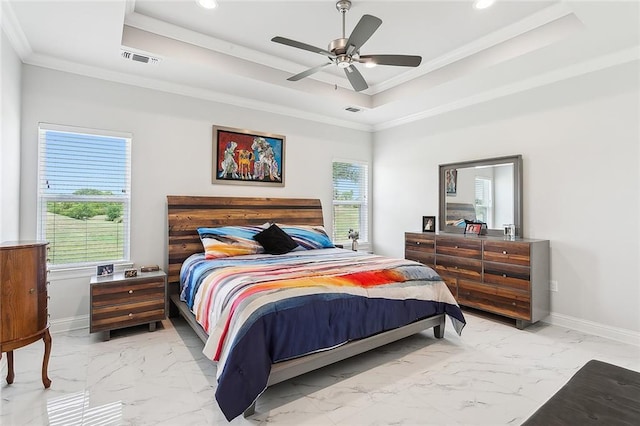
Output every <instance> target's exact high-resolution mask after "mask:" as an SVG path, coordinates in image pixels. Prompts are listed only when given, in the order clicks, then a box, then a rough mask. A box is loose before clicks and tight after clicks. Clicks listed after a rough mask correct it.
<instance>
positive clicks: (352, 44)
mask: <svg viewBox="0 0 640 426" xmlns="http://www.w3.org/2000/svg"><path fill="white" fill-rule="evenodd" d="M381 24H382V19H380V18H376V17H375V16H372V15H362V18H360V21H359V22H358V25H356V27H355V28H354V29H353V31H352V32H351V35H350V36H349V40H348V41H347V55H352V54H354V53H355V52H357V51H358V50H360V47H361V46H362V45H363V44H365V43H366V42H367V40H369V38H370V37H371V36H372V35H373V33H374V32H376V30H377V29H378V27H379V26H380V25H381Z"/></svg>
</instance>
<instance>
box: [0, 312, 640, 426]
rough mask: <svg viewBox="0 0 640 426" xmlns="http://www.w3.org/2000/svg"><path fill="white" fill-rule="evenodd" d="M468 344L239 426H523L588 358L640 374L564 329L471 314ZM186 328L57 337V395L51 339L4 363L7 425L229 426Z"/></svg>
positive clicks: (334, 381)
mask: <svg viewBox="0 0 640 426" xmlns="http://www.w3.org/2000/svg"><path fill="white" fill-rule="evenodd" d="M465 315H466V317H467V322H468V324H467V327H466V328H465V330H464V331H463V333H462V336H458V335H456V334H455V332H454V331H453V328H452V327H451V324H450V323H449V322H448V321H449V320H447V331H446V334H445V338H444V339H442V340H436V339H435V338H434V337H433V332H432V331H428V332H423V333H421V334H417V335H415V336H411V337H408V338H406V339H404V340H402V341H399V342H396V343H392V344H389V345H387V346H385V347H382V348H379V349H377V350H374V351H371V352H369V353H366V354H362V355H359V356H357V357H354V358H351V359H349V360H345V361H342V362H340V363H338V364H335V365H332V366H328V367H325V368H323V369H320V370H318V371H315V372H312V373H308V374H306V375H304V376H301V377H299V378H295V379H292V380H289V381H287V382H284V383H280V384H278V385H275V386H273V387H271V388H269V389H268V390H267V391H266V392H265V393H264V394H263V395H262V396H261V397H260V398H259V399H258V403H257V406H256V414H255V415H254V416H252V417H250V418H248V419H245V418H242V417H238V418H236V419H234V420H233V421H232V422H231V424H232V425H259V424H277V425H280V424H282V425H392V424H393V425H423V424H431V425H519V424H521V423H522V422H523V421H524V420H526V419H527V418H528V417H529V416H530V415H531V414H532V413H533V412H534V411H535V410H536V409H537V408H538V407H539V406H540V405H542V404H543V403H544V402H545V401H546V400H547V399H548V398H549V397H550V396H551V395H553V394H554V393H555V392H556V391H557V390H558V389H559V388H560V387H561V386H562V385H563V384H564V383H566V382H567V380H569V378H570V377H571V376H572V375H573V374H574V373H575V372H576V371H577V370H578V369H579V368H580V367H581V366H582V365H584V364H585V363H586V362H587V361H589V360H591V359H599V360H602V361H605V362H610V363H613V364H616V365H619V366H622V367H625V368H629V369H632V370H636V371H640V348H639V347H636V346H632V345H627V344H623V343H619V342H615V341H611V340H608V339H604V338H601V337H596V336H591V335H586V334H583V333H579V332H576V331H572V330H568V329H565V328H562V327H558V326H552V325H549V324H544V323H538V324H535V325H533V326H530V327H528V328H526V329H525V330H518V329H516V328H515V327H514V326H513V324H512V323H510V322H505V321H501V320H498V319H496V318H488V317H486V316H484V315H480V314H479V313H477V312H472V311H465ZM202 347H203V345H202V343H201V342H200V340H199V339H198V337H197V336H196V335H195V333H194V332H193V331H192V330H191V329H190V328H189V326H188V325H187V324H186V322H184V320H182V319H179V318H176V319H171V320H166V321H164V322H163V324H162V327H158V330H157V331H155V332H151V333H150V332H148V331H147V327H146V326H142V327H133V328H129V329H123V330H118V331H115V332H113V333H112V338H111V340H109V341H107V342H103V341H101V340H100V335H95V334H94V335H90V334H89V332H88V330H86V329H84V330H77V331H72V332H65V333H59V334H54V335H53V349H52V354H51V360H50V364H49V377H50V378H51V380H52V381H53V383H52V385H51V388H50V389H48V390H45V389H43V387H42V383H41V380H40V366H41V362H42V351H43V344H42V342H36V343H34V344H32V345H29V346H26V347H24V348H21V349H18V350H17V351H15V353H14V359H15V361H14V362H15V371H16V377H15V382H14V383H13V384H12V385H7V384H6V381H5V377H6V362H3V366H4V367H3V369H2V371H1V372H0V373H1V377H2V379H1V385H0V386H1V387H0V424H1V425H3V426H13V425H20V426H22V425H47V424H49V425H217V424H227V421H226V420H225V418H224V416H223V415H222V413H221V412H220V410H219V408H218V406H217V404H216V402H215V397H214V393H215V387H216V384H215V371H216V367H215V365H214V364H213V363H212V362H210V361H209V360H207V359H206V358H204V356H203V355H202V353H201V350H202Z"/></svg>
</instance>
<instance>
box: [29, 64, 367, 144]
mask: <svg viewBox="0 0 640 426" xmlns="http://www.w3.org/2000/svg"><path fill="white" fill-rule="evenodd" d="M24 63H25V64H28V65H34V66H38V67H43V68H50V69H54V70H57V71H64V72H68V73H71V74H78V75H82V76H87V77H92V78H97V79H100V80H106V81H112V82H116V83H122V84H128V85H131V86H136V87H142V88H146V89H153V90H158V91H161V92H166V93H173V94H177V95H183V96H188V97H191V98H197V99H204V100H207V101H211V102H217V103H223V104H226V105H234V106H237V107H242V108H247V109H252V110H256V111H261V112H267V113H272V114H278V115H283V116H286V117H296V118H300V119H303V120H310V121H314V122H318V123H324V124H330V125H334V126H338V127H345V128H350V129H355V130H361V131H366V132H371V131H372V126H370V125H368V124H361V123H355V122H352V121H348V120H341V119H338V118H333V117H328V116H325V115H322V114H314V113H309V112H304V111H301V110H300V109H296V108H289V107H284V106H278V105H274V104H271V103H267V102H262V101H257V100H253V99H248V98H243V97H240V96H235V95H229V94H226V93H220V92H216V91H213V90H207V89H202V88H199V87H193V86H189V85H186V84H176V83H169V82H166V81H162V80H158V79H154V78H148V77H140V76H136V75H132V74H128V73H123V72H119V71H111V70H106V69H103V68H99V67H94V66H91V65H84V64H78V63H75V62H70V61H66V60H63V59H58V58H54V57H51V56H47V55H42V54H32V55H30V56H29V57H28V58H27V59H26V60H25V61H24Z"/></svg>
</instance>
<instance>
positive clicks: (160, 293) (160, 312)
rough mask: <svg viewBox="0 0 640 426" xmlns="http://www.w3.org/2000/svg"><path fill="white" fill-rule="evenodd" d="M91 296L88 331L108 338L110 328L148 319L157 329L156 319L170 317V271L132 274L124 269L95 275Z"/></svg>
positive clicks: (151, 329) (132, 324)
mask: <svg viewBox="0 0 640 426" xmlns="http://www.w3.org/2000/svg"><path fill="white" fill-rule="evenodd" d="M90 298H91V301H90V303H91V310H90V327H89V331H90V332H91V333H96V332H99V331H101V332H104V340H109V338H110V332H111V330H114V329H118V328H124V327H131V326H134V325H140V324H145V323H148V324H149V331H155V329H156V322H157V321H162V320H163V319H165V318H166V317H167V312H168V299H167V275H166V274H165V273H164V272H163V271H154V272H140V273H139V274H138V276H136V277H131V278H125V276H124V273H123V272H119V273H115V274H113V275H110V276H93V277H91V288H90Z"/></svg>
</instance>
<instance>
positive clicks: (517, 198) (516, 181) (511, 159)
mask: <svg viewBox="0 0 640 426" xmlns="http://www.w3.org/2000/svg"><path fill="white" fill-rule="evenodd" d="M492 164H511V165H513V224H514V225H515V226H516V236H517V237H520V238H522V236H523V235H524V234H523V229H522V155H510V156H506V157H495V158H487V159H484V160H475V161H464V162H460V163H449V164H440V165H439V173H438V174H439V176H440V180H439V183H438V185H439V186H438V189H439V192H440V194H439V197H440V202H439V204H440V208H439V211H440V216H439V218H438V226H439V229H440V232H448V233H453V234H462V233H464V229H463V228H459V227H456V226H447V222H446V196H447V191H446V188H445V185H446V182H445V170H447V169H461V168H465V167H477V166H490V165H492ZM484 232H485V231H483V235H484ZM486 235H494V236H503V235H504V230H503V229H502V228H500V229H487V230H486Z"/></svg>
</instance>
